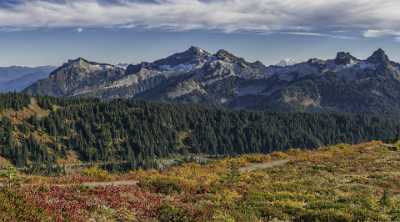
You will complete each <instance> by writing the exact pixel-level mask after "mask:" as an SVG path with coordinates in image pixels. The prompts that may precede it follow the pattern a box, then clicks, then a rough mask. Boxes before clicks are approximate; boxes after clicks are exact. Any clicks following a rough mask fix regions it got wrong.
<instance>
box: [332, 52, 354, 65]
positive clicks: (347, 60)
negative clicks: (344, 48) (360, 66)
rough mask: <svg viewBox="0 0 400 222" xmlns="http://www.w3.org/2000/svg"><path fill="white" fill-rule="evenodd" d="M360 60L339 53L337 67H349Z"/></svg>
mask: <svg viewBox="0 0 400 222" xmlns="http://www.w3.org/2000/svg"><path fill="white" fill-rule="evenodd" d="M357 60H358V59H357V58H356V57H354V56H352V55H351V54H350V53H348V52H338V53H337V55H336V58H335V64H336V65H348V64H351V63H353V62H354V61H357Z"/></svg>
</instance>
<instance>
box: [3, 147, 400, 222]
mask: <svg viewBox="0 0 400 222" xmlns="http://www.w3.org/2000/svg"><path fill="white" fill-rule="evenodd" d="M399 150H400V149H399V147H398V146H395V145H393V146H389V145H387V144H384V143H382V142H370V143H363V144H359V145H345V144H341V145H336V146H330V147H323V148H321V149H318V150H313V151H310V150H309V151H301V150H289V151H287V152H274V153H272V154H270V155H243V156H240V157H236V158H227V159H221V160H208V163H206V164H197V163H194V162H190V163H186V164H183V165H181V166H177V167H172V168H169V169H167V170H164V171H155V170H149V171H143V170H139V171H132V172H130V173H125V174H108V173H107V172H105V171H102V170H99V169H96V168H90V169H87V170H85V171H83V172H82V173H81V174H74V175H68V176H62V177H55V178H48V177H33V176H24V175H20V176H19V178H20V180H19V182H15V183H14V184H12V185H11V188H8V189H2V190H1V191H0V198H1V199H2V201H1V202H0V211H1V212H3V213H2V214H0V220H5V221H7V220H10V219H12V220H16V221H24V220H27V219H29V220H30V221H46V220H49V221H64V220H69V221H88V220H90V219H92V220H95V221H218V222H219V221H249V222H250V221H251V222H252V221H399V220H400V210H399V209H400V174H399V169H400V151H399ZM16 181H17V180H16ZM18 183H19V184H20V185H21V186H17V185H16V184H18Z"/></svg>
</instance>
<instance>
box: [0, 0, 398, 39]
mask: <svg viewBox="0 0 400 222" xmlns="http://www.w3.org/2000/svg"><path fill="white" fill-rule="evenodd" d="M399 11H400V1H398V0H352V1H348V0H331V1H326V0H79V1H78V0H4V1H2V3H0V30H1V29H4V30H7V29H10V30H13V29H15V30H19V29H27V28H28V29H32V28H60V27H61V28H63V27H72V28H77V27H79V28H80V29H81V30H83V29H85V28H99V27H105V28H107V27H112V28H137V27H140V28H150V29H164V30H171V31H186V30H218V31H223V32H227V33H230V32H243V31H245V32H260V33H286V34H293V35H296V34H298V35H310V36H322V37H333V38H352V37H353V36H351V35H353V34H354V33H357V34H356V35H358V36H363V37H367V38H377V37H382V36H393V37H394V38H399V36H400V13H399Z"/></svg>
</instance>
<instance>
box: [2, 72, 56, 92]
mask: <svg viewBox="0 0 400 222" xmlns="http://www.w3.org/2000/svg"><path fill="white" fill-rule="evenodd" d="M55 68H56V67H53V66H39V67H26V66H9V67H0V92H9V91H17V92H19V91H21V90H23V89H25V88H26V87H28V86H30V85H32V84H33V83H35V82H36V81H38V80H39V79H45V78H47V77H48V76H49V74H50V73H51V72H52V71H53V70H54V69H55Z"/></svg>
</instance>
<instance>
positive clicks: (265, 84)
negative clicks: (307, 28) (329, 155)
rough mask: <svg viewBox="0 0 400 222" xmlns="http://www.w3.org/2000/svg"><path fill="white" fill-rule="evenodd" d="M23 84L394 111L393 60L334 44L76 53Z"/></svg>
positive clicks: (399, 85)
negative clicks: (272, 60) (290, 49)
mask: <svg viewBox="0 0 400 222" xmlns="http://www.w3.org/2000/svg"><path fill="white" fill-rule="evenodd" d="M24 92H25V93H28V94H32V95H50V96H56V97H76V96H83V97H96V98H101V99H105V100H109V99H115V98H135V99H143V100H154V101H163V102H179V103H198V104H204V105H212V106H223V107H227V108H234V109H253V110H268V111H311V112H314V111H333V112H366V113H379V114H395V113H398V112H400V64H399V63H396V62H393V61H391V60H390V59H389V57H388V56H387V55H386V53H385V52H384V51H383V50H382V49H378V50H377V51H375V52H374V53H373V54H372V55H371V56H370V57H368V58H367V59H359V58H356V57H354V56H352V55H351V54H350V53H347V52H339V53H337V56H336V57H335V58H333V59H327V60H322V59H316V58H313V59H309V60H308V61H306V62H301V63H297V64H285V65H273V66H265V65H264V64H262V63H261V62H259V61H256V62H248V61H246V60H245V59H243V58H241V57H238V56H236V55H234V54H232V53H230V52H228V51H226V50H219V51H218V52H216V53H214V54H212V53H210V52H207V51H206V50H203V49H201V48H198V47H190V48H189V49H188V50H186V51H184V52H181V53H176V54H173V55H171V56H169V57H167V58H164V59H160V60H157V61H154V62H142V63H140V64H133V65H128V66H126V68H125V66H119V65H117V66H114V65H110V64H103V63H96V62H91V61H88V60H86V59H83V58H78V59H75V60H70V61H68V62H67V63H65V64H63V65H62V66H61V67H59V68H57V69H55V70H54V71H53V72H52V73H51V74H50V75H49V77H48V78H46V79H43V80H39V81H37V82H36V83H34V84H33V85H31V86H29V87H27V88H26V89H25V90H24Z"/></svg>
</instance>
